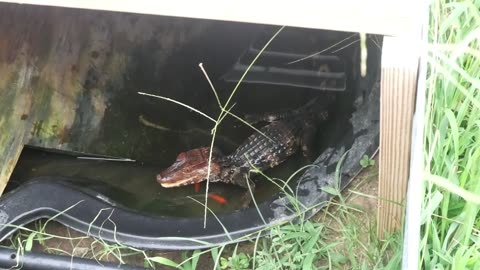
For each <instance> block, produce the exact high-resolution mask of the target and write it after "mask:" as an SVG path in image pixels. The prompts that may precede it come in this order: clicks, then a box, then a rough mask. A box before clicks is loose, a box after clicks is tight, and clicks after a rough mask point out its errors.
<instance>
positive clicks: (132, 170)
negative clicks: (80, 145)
mask: <svg viewBox="0 0 480 270" xmlns="http://www.w3.org/2000/svg"><path fill="white" fill-rule="evenodd" d="M305 162H306V161H305V160H304V159H303V157H301V156H300V155H297V156H295V157H293V158H291V159H290V160H289V161H288V162H286V163H284V164H282V165H281V166H278V167H276V168H274V169H272V170H269V171H267V174H268V175H269V176H271V177H272V178H275V177H278V178H285V176H288V175H290V174H291V173H292V172H293V171H294V170H295V169H297V168H300V167H301V166H302V165H303V164H305ZM161 169H162V168H160V167H159V166H156V165H152V164H143V163H141V162H118V161H98V160H85V159H78V158H76V157H74V156H70V155H64V154H57V153H50V152H44V151H41V150H36V149H25V150H24V152H23V153H22V156H21V158H20V160H19V162H18V165H17V167H16V169H15V172H14V174H13V175H12V177H11V181H10V184H9V186H10V187H9V188H14V187H15V186H17V185H18V184H21V183H22V182H24V181H26V180H28V179H32V178H34V177H35V176H69V177H73V178H75V181H74V183H75V184H77V185H79V186H81V187H89V188H92V189H95V190H97V191H100V192H102V193H104V194H105V195H106V196H108V197H110V198H112V199H114V200H115V201H117V202H119V203H121V204H123V205H125V206H127V207H129V208H132V209H135V210H138V211H141V212H145V213H150V214H153V215H162V216H197V215H201V214H202V213H203V206H202V205H201V204H199V203H198V202H195V200H197V201H200V202H202V203H203V202H204V199H205V183H202V185H201V189H200V191H199V192H195V190H194V186H185V187H179V188H171V189H165V188H162V187H161V186H160V185H159V184H158V183H157V182H156V181H155V176H156V174H157V173H158V172H159V171H160V170H161ZM87 179H88V180H87ZM254 179H255V180H256V181H257V188H256V191H255V197H256V200H257V201H258V202H259V203H261V202H262V201H265V200H267V199H269V198H270V197H271V196H274V195H275V194H276V193H277V192H278V189H277V188H276V187H275V186H274V185H273V184H272V183H270V182H269V181H268V180H266V179H264V178H263V177H260V176H255V177H254ZM89 180H95V181H98V183H96V182H95V181H89ZM100 183H101V184H100ZM104 184H106V185H104ZM245 192H246V191H245V190H244V189H242V188H240V187H237V186H234V185H227V184H223V183H212V184H211V185H210V193H211V194H215V195H219V196H221V197H223V198H225V199H226V200H227V202H226V203H225V204H221V203H219V202H217V201H215V200H212V199H209V207H210V208H211V209H212V210H213V211H214V212H215V213H219V214H220V213H226V212H231V211H235V210H237V209H240V207H241V203H242V201H241V199H240V198H241V197H242V196H243V195H244V193H245Z"/></svg>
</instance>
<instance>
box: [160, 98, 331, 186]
mask: <svg viewBox="0 0 480 270" xmlns="http://www.w3.org/2000/svg"><path fill="white" fill-rule="evenodd" d="M318 99H319V98H318V97H317V98H315V99H313V100H311V101H310V102H309V103H307V104H306V105H304V106H302V107H300V108H297V109H294V110H291V111H288V112H283V113H276V114H265V115H263V116H260V117H257V118H256V119H254V122H260V121H265V122H269V124H267V125H265V126H263V127H262V128H260V130H259V132H256V133H254V134H252V135H251V136H250V137H248V139H247V140H246V141H245V142H244V143H243V144H241V145H240V146H239V147H238V148H237V149H236V150H235V151H234V152H233V153H232V154H230V155H222V154H221V153H220V152H219V151H218V150H213V152H212V159H211V162H210V176H209V181H210V182H224V183H230V184H235V185H238V186H241V187H244V188H248V187H249V186H250V189H252V190H253V189H255V184H254V182H252V181H250V180H249V179H250V178H249V173H250V171H264V170H266V169H268V168H273V167H275V166H277V165H278V164H280V163H282V162H283V161H285V160H286V159H287V158H288V157H290V156H292V155H293V154H295V153H296V152H297V151H298V150H300V149H301V150H302V152H303V154H304V155H305V156H306V157H309V155H310V151H311V150H310V149H311V145H312V142H313V139H314V137H315V133H316V130H317V126H318V124H319V123H320V122H322V121H324V120H326V119H327V117H328V111H327V110H325V106H324V105H323V106H322V105H321V104H324V103H322V102H318ZM209 151H210V148H209V147H200V148H196V149H192V150H189V151H187V152H183V153H180V154H179V155H178V157H177V159H176V161H175V162H174V164H173V165H171V166H170V167H169V168H167V169H166V170H164V171H162V172H161V173H159V174H158V175H157V181H158V182H159V183H160V184H161V185H162V186H163V187H165V188H171V187H179V186H184V185H190V184H195V183H199V182H202V181H205V180H206V179H207V176H208V159H209Z"/></svg>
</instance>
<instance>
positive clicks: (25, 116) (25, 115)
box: [20, 113, 28, 120]
mask: <svg viewBox="0 0 480 270" xmlns="http://www.w3.org/2000/svg"><path fill="white" fill-rule="evenodd" d="M27 118H28V114H25V113H24V114H22V115H21V116H20V120H26V119H27Z"/></svg>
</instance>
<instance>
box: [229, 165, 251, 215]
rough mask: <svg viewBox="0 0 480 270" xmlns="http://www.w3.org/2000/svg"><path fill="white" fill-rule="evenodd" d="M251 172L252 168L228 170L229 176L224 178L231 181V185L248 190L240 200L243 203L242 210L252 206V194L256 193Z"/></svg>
mask: <svg viewBox="0 0 480 270" xmlns="http://www.w3.org/2000/svg"><path fill="white" fill-rule="evenodd" d="M249 172H250V168H248V167H239V168H235V169H231V170H228V172H227V175H225V176H224V177H225V178H223V179H230V181H228V182H229V183H231V184H234V185H237V186H240V187H242V188H245V189H246V192H245V194H244V195H243V196H242V197H241V198H240V201H241V202H242V208H247V207H248V206H249V205H250V203H251V202H252V195H251V194H253V193H254V192H255V182H253V181H252V180H250V177H249V174H250V173H249ZM250 191H251V194H250Z"/></svg>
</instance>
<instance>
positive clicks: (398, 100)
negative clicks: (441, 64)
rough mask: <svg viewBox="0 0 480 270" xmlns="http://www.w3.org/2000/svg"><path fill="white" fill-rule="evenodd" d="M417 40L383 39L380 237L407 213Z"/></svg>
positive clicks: (391, 229) (399, 223)
mask: <svg viewBox="0 0 480 270" xmlns="http://www.w3.org/2000/svg"><path fill="white" fill-rule="evenodd" d="M415 44H416V43H415V42H412V40H411V39H407V38H394V37H385V38H384V40H383V50H382V76H381V100H380V158H379V165H380V169H379V188H378V196H379V203H378V204H379V205H378V227H377V233H378V236H379V237H380V238H383V237H384V236H385V234H386V233H391V232H393V231H395V230H397V229H399V228H401V225H402V218H403V215H404V206H405V205H404V204H405V198H406V191H407V183H408V176H409V166H410V164H409V162H410V147H411V133H412V120H413V112H414V101H415V92H416V85H417V72H418V63H419V56H418V48H415V47H414V46H415Z"/></svg>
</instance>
